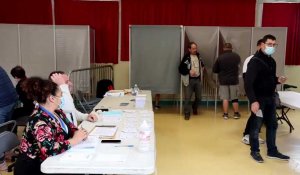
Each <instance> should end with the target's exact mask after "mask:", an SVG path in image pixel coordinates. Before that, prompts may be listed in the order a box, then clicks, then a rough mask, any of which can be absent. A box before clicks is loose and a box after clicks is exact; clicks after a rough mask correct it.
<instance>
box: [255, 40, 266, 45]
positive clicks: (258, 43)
mask: <svg viewBox="0 0 300 175" xmlns="http://www.w3.org/2000/svg"><path fill="white" fill-rule="evenodd" d="M263 42H264V40H263V39H259V40H258V41H257V42H256V46H259V45H261V43H263Z"/></svg>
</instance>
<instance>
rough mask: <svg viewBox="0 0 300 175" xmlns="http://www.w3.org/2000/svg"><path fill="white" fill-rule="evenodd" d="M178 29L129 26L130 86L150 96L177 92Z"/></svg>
mask: <svg viewBox="0 0 300 175" xmlns="http://www.w3.org/2000/svg"><path fill="white" fill-rule="evenodd" d="M181 35H182V27H181V26H131V28H130V52H131V53H130V85H131V87H132V86H133V85H134V84H137V85H138V86H139V88H140V89H147V90H151V91H153V92H154V93H161V94H177V93H179V89H180V86H179V85H180V83H179V82H180V74H179V73H178V66H179V63H180V53H181V52H180V50H181Z"/></svg>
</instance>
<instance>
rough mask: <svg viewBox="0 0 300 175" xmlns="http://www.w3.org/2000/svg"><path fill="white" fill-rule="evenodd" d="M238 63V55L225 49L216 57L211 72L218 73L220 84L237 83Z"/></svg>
mask: <svg viewBox="0 0 300 175" xmlns="http://www.w3.org/2000/svg"><path fill="white" fill-rule="evenodd" d="M240 63H241V58H240V56H239V55H238V54H237V53H234V52H231V51H225V52H224V53H223V54H221V55H220V56H219V57H218V58H217V60H216V62H215V64H214V66H213V72H214V73H218V78H219V82H220V85H237V84H239V65H240Z"/></svg>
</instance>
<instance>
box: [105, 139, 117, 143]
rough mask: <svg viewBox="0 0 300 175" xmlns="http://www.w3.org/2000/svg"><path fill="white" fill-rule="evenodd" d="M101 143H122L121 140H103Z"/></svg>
mask: <svg viewBox="0 0 300 175" xmlns="http://www.w3.org/2000/svg"><path fill="white" fill-rule="evenodd" d="M101 143H121V140H112V139H111V140H101Z"/></svg>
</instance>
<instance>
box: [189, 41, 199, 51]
mask: <svg viewBox="0 0 300 175" xmlns="http://www.w3.org/2000/svg"><path fill="white" fill-rule="evenodd" d="M193 44H195V45H196V46H197V44H196V43H195V42H193V41H192V42H190V43H189V45H188V48H189V49H190V48H192V45H193Z"/></svg>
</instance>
